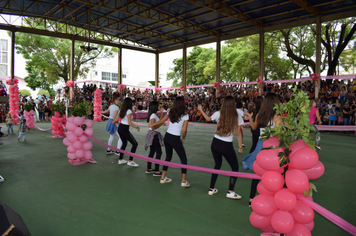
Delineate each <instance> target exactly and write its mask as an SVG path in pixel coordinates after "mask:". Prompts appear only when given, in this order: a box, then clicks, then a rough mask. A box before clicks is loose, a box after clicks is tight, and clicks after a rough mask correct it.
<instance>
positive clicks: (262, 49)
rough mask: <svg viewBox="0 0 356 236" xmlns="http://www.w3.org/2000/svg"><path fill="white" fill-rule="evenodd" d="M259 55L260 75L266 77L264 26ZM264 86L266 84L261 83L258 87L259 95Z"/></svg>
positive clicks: (261, 30)
mask: <svg viewBox="0 0 356 236" xmlns="http://www.w3.org/2000/svg"><path fill="white" fill-rule="evenodd" d="M259 54H260V55H259V56H260V62H259V70H258V71H259V73H258V74H259V76H260V77H261V78H262V80H263V79H264V78H263V77H264V74H265V61H264V58H265V32H264V30H263V27H261V28H260V49H259ZM263 86H264V84H263V83H261V84H260V85H259V86H258V87H259V89H258V95H259V96H261V95H262V92H263Z"/></svg>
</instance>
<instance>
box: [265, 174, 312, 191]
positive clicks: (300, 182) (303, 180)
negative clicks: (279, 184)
mask: <svg viewBox="0 0 356 236" xmlns="http://www.w3.org/2000/svg"><path fill="white" fill-rule="evenodd" d="M262 178H263V177H262ZM286 185H287V188H288V189H289V190H290V191H291V192H292V193H303V192H304V191H305V190H307V188H308V187H309V180H308V177H307V175H306V174H305V173H304V172H303V171H301V170H297V169H289V170H287V172H286Z"/></svg>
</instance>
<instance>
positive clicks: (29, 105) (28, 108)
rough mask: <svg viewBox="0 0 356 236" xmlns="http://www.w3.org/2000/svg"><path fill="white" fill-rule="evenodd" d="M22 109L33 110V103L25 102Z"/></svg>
mask: <svg viewBox="0 0 356 236" xmlns="http://www.w3.org/2000/svg"><path fill="white" fill-rule="evenodd" d="M24 110H25V111H31V110H33V104H32V103H31V102H29V103H27V104H26V105H25V106H24Z"/></svg>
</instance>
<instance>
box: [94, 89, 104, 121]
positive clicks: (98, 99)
mask: <svg viewBox="0 0 356 236" xmlns="http://www.w3.org/2000/svg"><path fill="white" fill-rule="evenodd" d="M101 93H102V91H101V90H100V89H96V90H95V92H94V121H96V122H101V104H102V102H103V99H102V95H101Z"/></svg>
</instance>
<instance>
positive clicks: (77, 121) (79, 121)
mask: <svg viewBox="0 0 356 236" xmlns="http://www.w3.org/2000/svg"><path fill="white" fill-rule="evenodd" d="M73 123H74V124H75V125H76V126H81V125H82V124H83V123H84V120H83V118H82V117H79V116H77V117H75V118H74V120H73Z"/></svg>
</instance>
